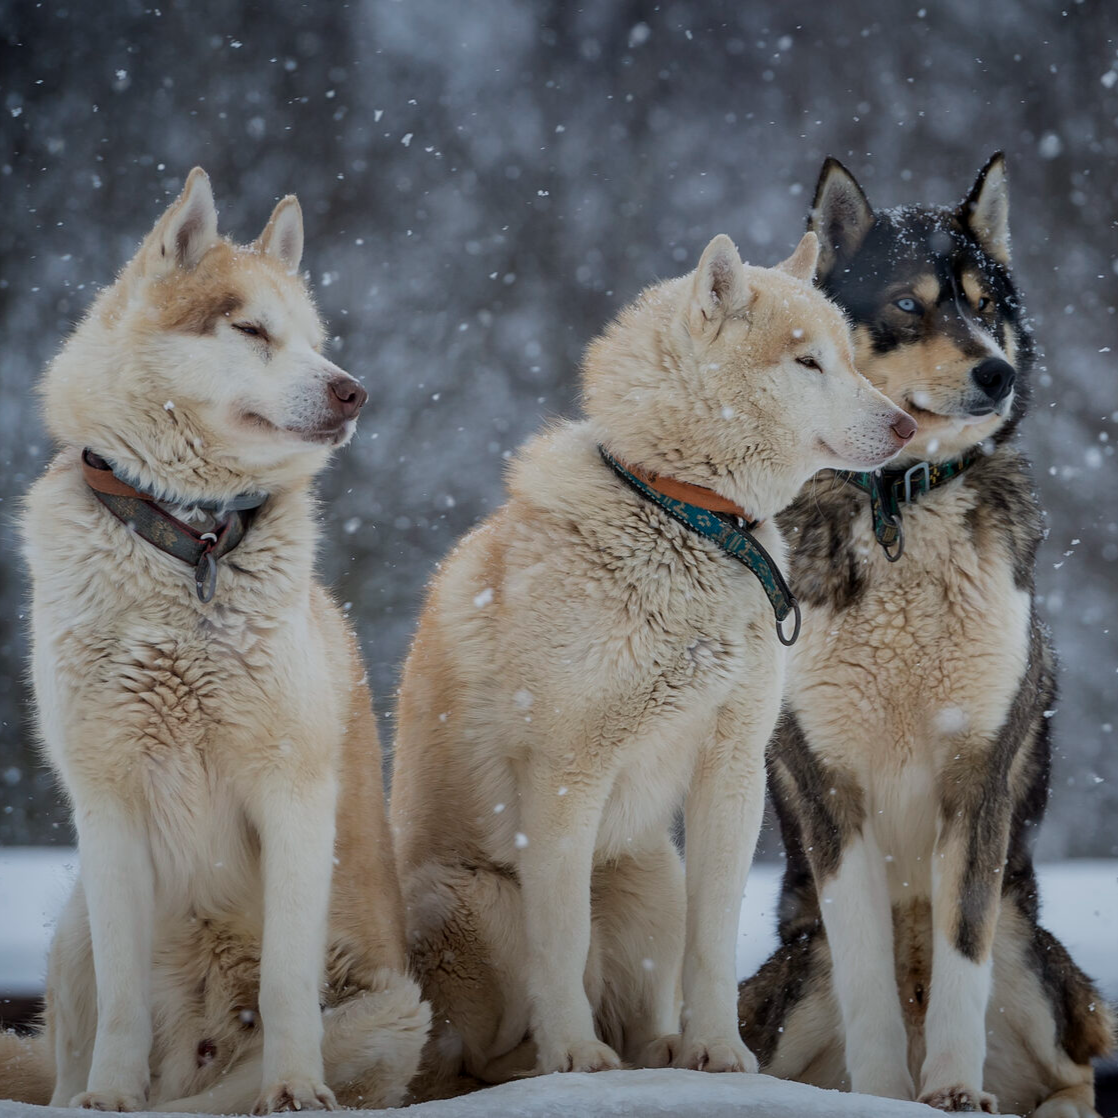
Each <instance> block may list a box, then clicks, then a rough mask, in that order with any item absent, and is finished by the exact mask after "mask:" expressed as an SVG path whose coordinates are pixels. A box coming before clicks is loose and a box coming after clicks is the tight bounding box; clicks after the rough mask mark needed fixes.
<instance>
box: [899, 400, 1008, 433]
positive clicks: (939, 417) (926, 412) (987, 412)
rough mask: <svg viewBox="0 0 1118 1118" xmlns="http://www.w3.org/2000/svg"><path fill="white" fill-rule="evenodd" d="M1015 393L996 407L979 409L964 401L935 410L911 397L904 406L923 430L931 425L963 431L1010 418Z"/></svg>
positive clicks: (994, 424)
mask: <svg viewBox="0 0 1118 1118" xmlns="http://www.w3.org/2000/svg"><path fill="white" fill-rule="evenodd" d="M1015 395H1016V393H1013V392H1010V394H1009V395H1008V396H1006V398H1005V399H1004V400H1002V401H1001V402H1000V403H999V404H998V406H997V407H996V408H986V409H983V408H981V407H980V408H978V409H977V410H971V408H968V407H967V406H966V405H965V404H964V403H960V404H958V405H957V406H954V407H947V408H944V410H943V411H934V410H932V409H930V408H922V407H920V405H919V404H917V403H915V402H914V401H913V400H912V398H911V397H906V398H905V401H904V404H903V405H902V406H903V407H904V409H905V411H907V412H908V414H909V415H911V416H912V418H913V419H915V420H916V422H917V424H919V427H920V430H921V431H924V430H927V429H928V428H929V427H939V428H943V427H953V428H957V429H958V430H960V431H961V430H963V429H964V428H965V427H978V426H981V425H982V424H984V423H992V425H993V426H997V423H996V422H994V421H998V422H1001V421H1004V420H1005V419H1006V418H1008V416H1009V412H1010V409H1011V408H1012V407H1013V399H1014V396H1015Z"/></svg>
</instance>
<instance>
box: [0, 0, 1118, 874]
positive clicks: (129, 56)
mask: <svg viewBox="0 0 1118 1118" xmlns="http://www.w3.org/2000/svg"><path fill="white" fill-rule="evenodd" d="M580 7H581V9H582V10H579V8H580ZM0 38H2V40H3V41H2V43H0V202H2V204H0V338H2V339H3V347H2V349H0V619H2V620H0V844H28V843H38V844H44V843H45V844H49V843H53V842H69V841H71V836H70V833H69V828H68V824H67V823H66V822H65V810H64V808H63V806H62V805H61V804H60V802H59V800H58V797H57V796H56V794H55V792H54V791H53V789H52V786H51V783H50V781H49V779H48V778H47V777H46V776H45V775H44V774H43V773H42V772H41V770H39V769H38V768H37V766H36V762H35V759H34V753H33V750H32V747H31V746H30V744H29V742H30V733H29V728H28V722H27V698H28V696H27V691H26V687H25V683H24V672H23V666H24V664H25V658H26V643H25V637H24V625H23V620H22V616H21V615H22V612H23V605H24V594H25V585H26V584H25V579H24V574H23V572H22V571H21V569H20V566H19V563H18V559H17V555H16V553H15V550H14V540H13V533H12V518H13V515H14V513H15V510H16V504H17V502H18V497H19V494H20V493H21V492H22V491H23V490H24V489H25V487H26V486H27V484H28V483H29V482H30V481H31V480H32V479H33V478H34V477H35V476H36V474H38V473H39V471H40V470H41V469H42V468H43V466H44V464H45V462H46V461H47V457H48V455H49V453H50V448H49V446H48V443H47V440H46V439H45V436H44V434H43V430H42V426H41V424H40V421H39V419H38V416H37V412H36V403H35V397H34V393H33V390H32V387H33V384H34V382H35V380H36V378H37V376H38V375H39V371H40V369H41V368H42V366H43V364H44V363H45V362H46V361H47V360H48V359H49V358H50V356H51V355H52V354H53V353H54V352H55V350H56V349H57V347H58V345H59V342H60V340H61V338H62V337H63V335H64V334H65V333H66V331H67V330H68V329H69V327H70V325H71V324H72V323H73V322H74V320H75V319H76V318H77V317H78V316H80V315H81V313H82V312H83V311H84V309H85V308H86V307H87V306H88V304H89V301H90V299H91V297H92V294H93V291H94V290H95V289H96V287H98V286H99V285H102V284H105V283H107V282H109V281H111V279H112V277H113V275H114V273H115V272H116V270H117V269H118V268H119V267H120V266H121V265H122V264H123V263H124V261H125V260H126V259H127V258H128V257H129V256H130V254H131V253H132V251H133V249H134V247H135V245H136V243H137V242H138V240H139V239H140V237H141V236H142V235H143V234H144V233H145V232H146V230H147V229H148V228H149V227H150V225H151V224H152V222H153V221H154V220H155V218H156V216H157V215H158V213H159V212H160V211H161V209H162V208H163V206H165V205H166V203H167V202H168V201H169V200H170V198H171V197H173V196H174V195H175V194H176V193H177V191H178V190H179V188H180V186H181V184H182V181H183V178H184V176H185V174H186V172H187V171H188V170H189V169H190V167H191V166H192V165H193V164H194V163H201V164H203V165H204V166H205V167H206V169H207V170H208V171H209V172H210V174H211V176H212V179H213V184H214V188H215V191H216V193H217V198H218V204H219V207H220V210H221V219H222V225H223V229H224V230H225V231H226V232H230V233H232V234H233V235H234V236H235V237H237V238H238V239H240V240H248V239H251V238H252V237H253V236H255V235H256V233H257V232H259V229H260V227H261V226H262V224H263V222H264V220H265V219H266V217H267V215H268V213H269V210H270V207H271V205H272V204H273V202H274V200H275V199H276V198H277V197H278V196H280V195H282V194H284V193H286V192H288V191H296V192H297V193H298V194H299V196H300V199H301V201H302V203H303V207H304V212H305V215H306V226H307V238H308V240H307V251H306V256H305V264H306V266H307V267H308V268H309V269H310V272H311V275H312V279H313V283H314V286H315V288H316V289H317V292H318V297H319V300H320V303H321V306H322V308H323V310H324V312H325V314H326V316H327V317H328V319H329V321H330V323H331V326H332V331H333V333H334V334H335V335H336V337H335V341H334V344H333V353H332V355H333V356H334V358H335V359H336V360H337V361H338V362H339V363H340V364H342V365H343V366H344V367H346V368H348V369H349V370H350V371H351V372H353V373H354V374H356V375H358V376H360V377H361V378H362V379H363V380H364V382H365V384H366V385H367V387H368V388H369V390H370V393H371V401H370V404H369V406H368V407H367V408H366V411H365V414H364V417H363V419H362V421H361V426H360V429H359V432H358V436H357V440H356V442H355V444H354V445H353V446H352V447H351V448H350V449H348V450H346V451H345V452H344V453H343V454H342V455H341V456H340V457H339V459H338V461H337V463H336V465H335V466H334V468H333V470H332V471H331V472H330V474H329V475H328V476H327V477H326V478H325V481H324V483H323V486H322V492H323V496H324V498H325V502H326V503H325V509H324V516H325V524H326V534H327V539H326V546H325V548H324V554H323V563H322V566H323V571H324V574H325V576H326V577H327V579H329V581H330V582H331V583H332V584H333V585H334V586H336V588H337V591H338V594H339V596H340V597H341V599H342V600H343V601H344V602H347V603H349V604H350V605H349V608H350V611H351V615H352V617H353V619H354V621H355V622H356V624H357V627H358V630H359V632H360V636H361V640H362V644H363V647H364V651H365V655H366V657H367V660H368V662H369V665H370V668H371V671H372V675H373V681H374V684H375V687H376V691H377V701H378V709H379V710H380V712H381V714H382V715H383V729H384V733H383V736H384V738H385V741H386V743H387V742H388V741H389V740H390V738H391V733H390V722H389V721H388V717H389V716H390V714H391V709H392V705H393V694H394V690H395V686H396V678H397V673H398V669H399V665H400V663H401V661H402V658H403V655H404V652H405V649H406V642H407V640H408V637H409V635H410V632H411V630H412V627H413V623H414V618H415V615H416V611H417V609H418V606H419V604H420V600H421V591H422V587H423V584H424V581H425V580H426V578H427V576H428V574H429V572H430V570H431V568H432V565H433V564H434V563H435V561H436V560H437V559H438V558H439V557H440V556H441V555H442V554H443V553H444V552H445V551H446V550H447V549H448V548H449V546H450V545H451V543H452V541H453V540H454V539H455V537H457V536H458V535H459V534H460V533H461V532H463V531H464V530H465V529H466V528H468V527H469V526H470V525H471V524H473V523H474V522H475V521H476V520H477V519H478V517H479V516H482V515H484V514H485V513H486V512H487V511H488V510H489V509H491V508H492V507H493V506H494V505H495V504H497V503H498V502H499V501H500V499H501V474H502V469H503V465H504V459H505V457H506V456H507V454H508V453H509V451H510V450H512V449H513V448H515V447H516V446H517V445H518V444H519V443H520V442H521V441H522V440H523V439H524V438H525V437H526V436H527V435H528V434H529V433H530V432H532V431H533V430H535V429H536V428H538V427H539V425H540V423H541V422H542V421H543V420H544V419H545V418H546V417H549V416H554V415H557V414H564V413H569V412H570V410H571V409H572V407H573V406H574V405H575V403H576V379H575V373H576V368H577V363H578V360H579V356H580V353H581V351H582V349H583V347H584V346H585V344H586V343H587V342H588V341H589V339H590V338H591V337H592V336H593V335H594V334H595V333H596V332H597V331H598V330H599V329H600V328H601V327H602V326H603V324H604V323H605V322H606V321H607V320H608V319H609V317H610V316H611V315H612V314H613V312H614V311H615V310H616V309H617V308H618V307H619V306H620V305H621V304H622V303H624V302H626V301H628V300H629V299H631V298H632V297H633V296H634V295H635V294H636V293H637V292H638V291H639V290H640V289H641V287H643V286H644V285H645V284H647V283H649V282H650V281H652V280H654V279H656V278H657V277H664V276H668V275H673V274H677V273H680V272H682V271H685V270H687V269H689V268H690V267H691V266H692V265H693V264H694V262H695V261H696V260H697V257H698V254H699V252H700V251H701V249H702V247H703V246H704V245H705V244H706V242H707V241H708V240H709V238H710V237H711V236H712V235H713V234H715V233H717V232H722V231H724V232H727V233H729V234H730V235H731V236H732V237H733V238H734V239H735V240H736V241H737V243H738V244H739V246H740V247H741V249H742V251H743V253H744V255H746V256H747V258H749V259H750V260H752V261H754V262H756V263H762V264H768V263H773V262H775V261H776V260H778V259H779V258H781V257H782V256H784V255H785V254H786V253H787V252H788V251H789V249H790V248H791V247H792V245H794V243H795V241H796V240H797V238H798V236H799V234H800V231H801V230H802V227H803V220H804V213H805V210H806V208H807V206H808V203H809V201H810V197H811V192H812V189H813V187H814V183H815V178H816V175H817V173H818V170H819V165H820V163H821V161H822V159H823V157H824V156H825V155H827V154H835V155H838V156H839V157H840V158H842V159H843V161H844V162H846V163H847V165H848V166H849V167H850V168H851V169H852V170H853V171H854V172H855V174H856V175H857V176H858V177H859V178H860V179H861V181H862V183H863V184H864V186H865V187H866V189H867V191H868V193H869V195H870V198H871V201H873V202H875V203H877V204H879V205H891V204H895V203H898V202H903V201H927V202H947V201H953V200H956V199H958V198H960V197H961V196H962V195H963V193H964V192H965V191H966V189H967V188H968V187H969V185H970V183H971V181H972V180H973V177H974V174H975V173H976V171H977V169H978V168H979V166H980V165H981V164H982V163H983V161H984V160H985V159H986V157H987V156H988V155H989V154H990V152H991V151H993V150H994V149H996V148H999V147H1001V148H1004V149H1005V150H1006V152H1007V154H1008V158H1009V172H1010V181H1011V203H1012V210H1011V212H1012V228H1013V234H1014V251H1015V262H1016V265H1017V270H1018V276H1019V279H1020V281H1021V285H1022V287H1023V289H1024V292H1025V294H1026V297H1027V300H1028V305H1029V307H1030V309H1031V311H1032V313H1033V316H1034V318H1035V324H1036V331H1037V335H1038V337H1039V340H1040V342H1041V345H1042V347H1043V350H1044V359H1043V362H1042V363H1043V365H1044V366H1045V367H1046V368H1045V371H1044V372H1042V373H1041V374H1040V384H1039V386H1038V391H1037V399H1036V405H1035V411H1034V416H1033V419H1032V420H1031V422H1030V424H1029V425H1028V427H1027V429H1026V439H1027V442H1028V446H1029V448H1030V450H1031V452H1032V454H1033V456H1034V458H1035V461H1036V463H1037V472H1038V475H1039V482H1040V490H1041V497H1042V499H1043V501H1044V503H1045V504H1046V506H1047V507H1048V508H1049V510H1050V513H1051V518H1050V524H1051V536H1050V538H1049V540H1048V542H1047V544H1046V546H1045V548H1044V549H1043V551H1042V554H1041V560H1040V571H1039V576H1040V587H1041V593H1042V608H1043V610H1044V612H1045V615H1046V616H1047V618H1048V619H1049V621H1050V622H1051V624H1052V627H1053V631H1054V634H1055V639H1056V644H1057V646H1058V648H1059V651H1060V654H1061V657H1062V660H1063V665H1064V671H1063V675H1062V692H1063V694H1062V699H1061V702H1060V703H1059V708H1060V709H1059V713H1058V716H1057V718H1056V722H1055V732H1056V742H1057V763H1056V767H1055V771H1054V778H1053V801H1052V808H1051V811H1050V815H1049V821H1048V823H1047V825H1046V828H1045V830H1044V832H1043V835H1042V839H1041V853H1042V855H1043V856H1044V857H1046V858H1048V859H1051V858H1054V857H1066V856H1084V855H1091V856H1096V857H1100V856H1101V857H1106V856H1114V855H1115V854H1118V834H1116V829H1115V827H1114V825H1113V822H1112V821H1113V820H1114V818H1115V817H1116V816H1118V750H1116V749H1115V734H1114V728H1113V724H1114V722H1115V721H1116V718H1115V703H1114V694H1115V687H1116V679H1115V673H1116V670H1118V645H1116V641H1115V635H1114V632H1113V628H1112V626H1113V625H1114V622H1115V616H1116V611H1115V595H1114V589H1115V572H1116V571H1118V523H1116V521H1118V500H1116V498H1115V493H1114V489H1115V463H1114V459H1113V453H1114V439H1115V436H1116V431H1115V427H1116V419H1118V391H1116V381H1118V378H1116V377H1115V356H1116V354H1118V337H1116V333H1118V331H1116V319H1115V304H1116V303H1118V236H1116V229H1115V217H1116V216H1118V176H1116V175H1115V171H1116V169H1118V130H1116V120H1118V53H1116V52H1118V5H1115V4H1113V3H1111V2H1109V0H1086V2H1083V3H1076V2H1075V0H1066V2H1065V3H1064V4H1062V5H1061V4H1060V3H1055V2H1052V0H1045V2H1043V3H1042V2H1039V0H1031V2H1030V0H1021V2H1017V0H987V2H986V3H982V4H974V3H972V2H971V0H946V2H942V3H940V2H936V3H931V2H929V3H927V6H926V7H921V5H920V3H919V2H918V0H913V2H908V0H906V2H904V3H891V4H888V5H882V4H873V3H870V2H869V0H845V2H843V3H841V4H840V3H831V4H817V3H812V4H807V3H795V2H792V3H789V2H778V0H738V2H735V3H727V4H724V5H723V4H716V3H699V2H696V3H674V2H669V3H664V4H660V5H656V6H653V5H644V4H640V3H632V2H628V3H621V2H616V3H605V2H596V3H588V4H585V5H581V6H576V5H573V4H565V3H560V2H558V0H555V2H551V3H544V2H540V3H529V2H525V0H521V2H515V0H471V2H470V3H469V4H457V3H433V2H425V0H408V2H406V3H393V2H387V0H366V2H360V0H353V2H351V3H349V4H321V3H299V2H294V0H282V2H276V3H270V4H267V5H256V4H253V3H244V4H239V5H230V4H227V3H225V2H223V0H209V2H199V3H178V4H173V5H172V4H170V3H168V4H167V5H166V6H165V7H162V8H159V7H155V6H152V5H151V4H150V2H148V0H143V2H126V0H111V2H110V3H107V4H99V5H92V4H88V5H87V4H79V3H72V4H69V5H66V4H56V3H44V4H35V3H29V2H9V0H0ZM1108 820H1109V821H1111V822H1109V823H1108V822H1107V821H1108ZM776 845H777V844H776V842H775V840H774V839H773V837H772V835H771V832H770V833H769V834H768V836H767V838H766V847H767V849H768V851H769V852H770V853H772V852H774V851H775V850H776Z"/></svg>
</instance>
